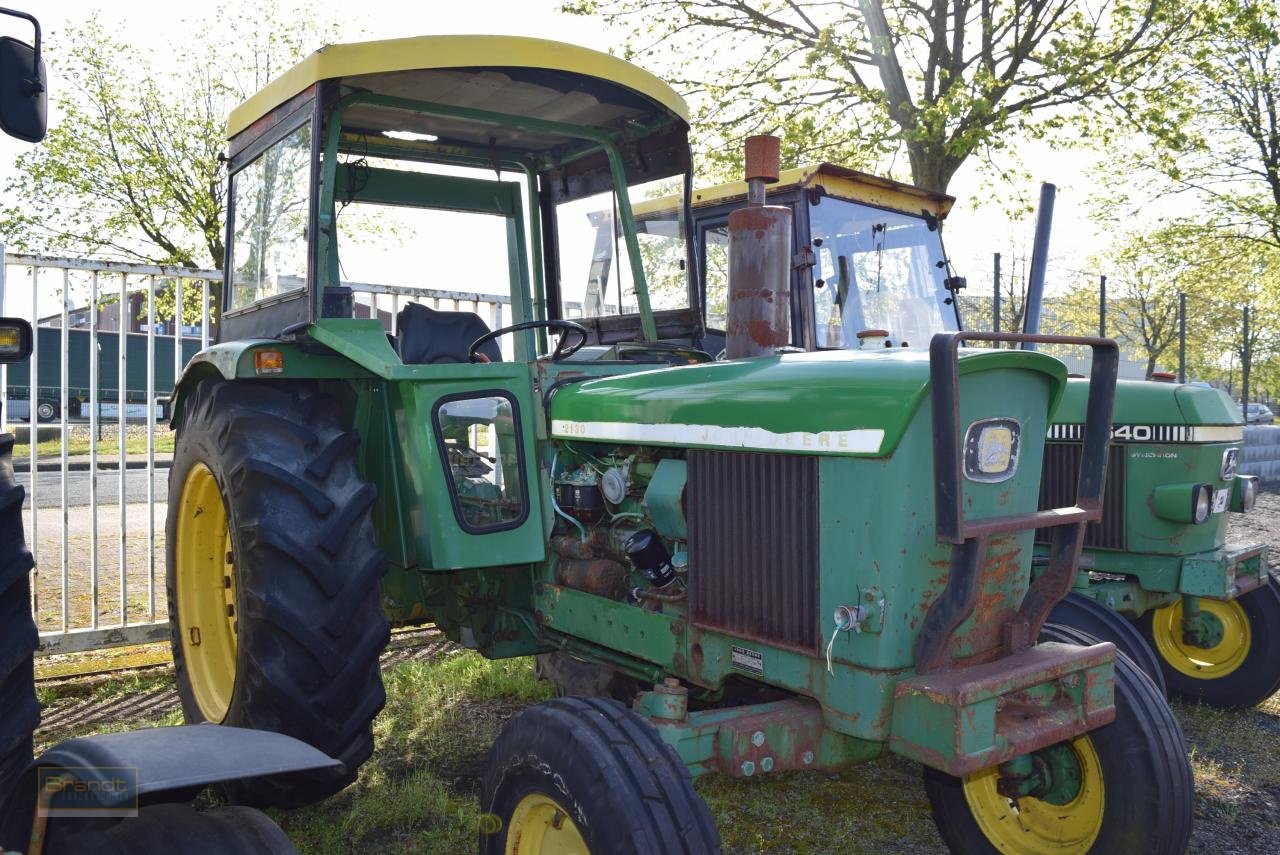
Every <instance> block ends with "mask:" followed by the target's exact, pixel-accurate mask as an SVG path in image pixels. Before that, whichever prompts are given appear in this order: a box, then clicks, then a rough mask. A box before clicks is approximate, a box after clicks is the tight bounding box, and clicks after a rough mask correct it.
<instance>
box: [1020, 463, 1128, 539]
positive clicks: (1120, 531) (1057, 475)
mask: <svg viewBox="0 0 1280 855" xmlns="http://www.w3.org/2000/svg"><path fill="white" fill-rule="evenodd" d="M1125 450H1126V447H1125V446H1123V445H1112V446H1111V450H1110V454H1109V460H1108V462H1107V485H1106V487H1105V488H1104V490H1103V493H1102V518H1101V519H1100V520H1098V521H1097V522H1093V523H1089V525H1088V526H1087V527H1086V528H1085V535H1084V545H1085V546H1087V547H1099V548H1102V549H1124V548H1125V530H1124V525H1125V517H1124V501H1125V495H1124V486H1125ZM1082 453H1083V449H1082V448H1081V446H1080V444H1079V443H1074V442H1051V443H1048V444H1047V445H1045V447H1044V466H1043V469H1042V472H1043V474H1042V475H1041V477H1040V507H1041V508H1056V507H1060V506H1062V505H1067V504H1070V503H1071V502H1073V501H1075V491H1076V478H1077V476H1078V475H1079V472H1080V458H1081V455H1082ZM1050 535H1051V532H1050V531H1049V530H1048V529H1039V530H1038V531H1037V532H1036V540H1038V541H1040V542H1042V543H1048V541H1049V538H1050Z"/></svg>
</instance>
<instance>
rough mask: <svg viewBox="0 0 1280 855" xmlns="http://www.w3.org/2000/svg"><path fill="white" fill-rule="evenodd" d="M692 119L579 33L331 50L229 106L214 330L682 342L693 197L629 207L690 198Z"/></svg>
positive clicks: (688, 318)
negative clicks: (556, 334)
mask: <svg viewBox="0 0 1280 855" xmlns="http://www.w3.org/2000/svg"><path fill="white" fill-rule="evenodd" d="M687 133H688V125H687V111H686V108H685V105H684V102H683V101H682V100H681V99H680V97H679V96H678V95H676V94H675V93H674V92H673V91H672V90H671V89H670V88H669V87H668V86H666V84H664V83H662V82H661V81H659V80H657V79H656V78H653V77H650V76H649V75H647V74H645V73H644V72H642V71H640V70H639V69H637V68H635V67H634V66H631V65H629V64H627V63H624V62H622V61H620V60H616V59H614V58H612V57H609V56H606V55H603V54H599V53H596V52H594V51H589V50H585V49H581V48H576V47H573V46H570V45H561V44H554V43H550V42H543V41H539V40H535V39H524V38H509V37H495V36H427V37H420V38H412V39H400V40H395V41H389V42H374V43H367V44H354V45H336V46H331V47H328V48H325V49H323V50H321V51H318V52H316V53H315V54H313V55H312V56H310V57H309V58H308V59H306V60H304V61H303V62H302V63H300V64H299V65H297V66H296V67H295V68H293V69H292V70H291V71H289V72H288V73H286V74H285V75H283V76H282V77H280V78H279V79H277V80H276V81H274V82H273V83H272V84H270V85H268V86H267V87H266V88H265V89H263V90H262V91H261V92H259V93H258V94H257V95H255V96H254V97H253V98H251V99H249V100H248V101H247V102H245V103H244V104H243V105H242V106H241V107H239V108H238V109H237V110H236V111H235V112H233V113H232V114H231V117H230V120H229V126H228V135H229V138H230V146H229V148H230V151H229V155H230V171H231V186H230V200H231V202H230V206H229V207H230V219H231V226H230V228H229V230H228V237H229V240H228V249H227V269H228V270H229V271H231V274H230V277H229V282H228V287H227V288H226V293H225V294H224V307H223V308H224V312H223V318H222V323H221V325H220V336H221V339H222V340H226V341H232V340H243V339H249V338H273V339H281V338H284V339H288V338H311V339H315V340H317V341H321V342H325V343H327V344H330V346H333V343H334V342H335V341H336V340H337V339H342V340H344V341H345V340H349V338H350V335H349V334H350V333H351V332H352V331H353V330H355V329H362V330H368V329H369V328H370V327H373V326H376V324H375V323H374V322H375V321H379V322H380V324H381V326H382V327H383V332H384V333H389V334H392V338H391V339H390V340H388V341H383V340H382V338H381V334H379V335H374V336H368V337H367V338H366V339H365V345H364V347H363V353H364V356H363V359H364V360H365V361H370V362H373V363H375V364H379V365H380V364H383V363H390V364H395V363H400V364H431V365H446V364H459V363H462V364H467V363H473V362H482V361H485V360H487V361H488V362H491V363H496V362H499V361H510V360H512V359H514V360H516V361H520V362H529V361H532V360H533V359H534V358H535V356H536V355H537V354H538V353H541V352H543V351H544V350H545V349H546V335H545V333H546V330H548V329H550V330H559V331H563V330H565V329H569V328H570V327H569V326H567V325H566V324H564V323H563V322H562V320H563V319H564V318H566V317H574V318H580V319H581V321H580V323H581V324H582V325H583V326H584V328H585V332H584V331H580V330H574V334H575V335H577V336H579V337H582V336H584V335H585V336H588V337H589V338H590V339H592V340H593V341H595V342H603V341H608V342H610V343H612V342H614V341H618V340H640V339H648V340H653V339H656V338H657V336H658V327H659V326H662V327H663V328H664V330H665V331H667V332H671V331H672V330H671V328H672V327H673V326H674V327H678V328H680V329H679V331H680V332H682V333H685V334H686V336H687V335H688V334H689V333H692V332H695V330H696V324H697V317H698V316H697V313H696V312H693V311H690V310H689V301H688V299H687V297H688V293H689V287H688V273H687V270H688V264H687V263H686V262H687V250H686V242H685V240H684V229H683V207H682V206H680V205H678V206H677V208H676V210H675V211H674V212H673V215H672V216H671V217H670V218H669V219H668V220H667V221H666V222H665V223H664V224H663V227H662V228H661V229H657V228H655V229H653V230H643V231H640V230H637V228H636V225H635V221H634V216H633V213H632V208H633V205H634V204H636V203H637V202H638V201H639V200H641V199H643V198H646V197H649V196H653V195H667V194H671V193H674V194H676V198H677V199H682V198H683V194H684V192H685V188H686V187H687V180H686V179H687V175H688V172H689V163H690V155H689V144H688V136H687ZM600 211H603V213H602V214H601V213H599V212H600ZM589 212H590V213H591V217H590V218H589V217H588V213H589ZM598 228H599V229H604V230H605V232H606V233H607V234H608V236H609V241H608V243H609V244H610V249H611V252H612V254H613V256H614V257H616V258H618V259H620V261H619V262H618V263H617V264H614V265H613V266H612V270H611V271H607V270H606V271H601V270H600V269H599V266H598V262H597V261H596V256H597V255H598V254H599V253H597V252H595V251H594V250H595V248H596V246H595V245H596V243H597V242H598V241H597V240H596V236H595V231H596V230H597V229H598ZM593 272H594V275H595V276H596V278H595V279H594V280H592V281H593V286H592V287H591V288H587V289H585V290H584V289H583V288H582V287H580V286H579V285H578V283H582V282H585V281H586V280H587V279H588V278H589V277H590V276H591V275H593ZM562 281H568V282H571V283H574V285H575V286H577V287H571V288H568V289H567V290H566V291H565V292H563V293H562V290H561V287H560V283H561V282H562ZM650 281H653V282H658V283H661V285H662V288H663V290H662V292H661V297H660V298H659V299H658V300H657V306H656V308H658V309H659V311H658V312H656V313H655V311H654V309H655V305H654V300H653V299H652V298H651V296H650V287H649V282H650ZM424 294H429V295H431V296H428V297H425V298H424V297H423V296H422V295H424ZM435 294H442V295H443V297H439V296H434V295H435ZM388 296H389V297H390V298H391V300H392V305H393V311H392V312H385V311H382V310H380V306H382V305H385V303H386V299H385V298H386V297H388ZM468 298H470V299H468ZM442 302H444V303H446V304H452V305H449V306H448V308H447V310H446V311H441V306H440V303H442ZM410 303H418V304H419V305H418V306H414V307H410V306H409V305H408V304H410ZM424 303H425V304H424ZM458 303H465V304H468V305H470V304H481V303H485V304H489V305H492V306H494V307H495V308H494V309H493V310H492V311H490V312H488V313H484V314H485V316H483V317H482V316H481V314H480V313H476V312H472V311H469V310H464V311H458V309H457V304H458ZM620 315H628V317H627V318H625V319H624V320H622V321H621V322H619V321H617V318H618V316H620ZM655 318H656V320H655ZM558 321H561V323H557V322H558ZM508 324H509V325H510V326H511V327H512V328H511V329H507V330H504V332H503V334H501V335H499V336H495V338H494V339H493V340H494V341H495V342H496V343H495V345H493V346H488V347H486V346H483V345H482V346H481V347H480V348H479V349H478V350H477V352H476V354H472V353H471V352H470V346H471V345H472V344H473V343H474V342H475V341H476V340H477V339H478V338H480V337H482V336H484V335H486V334H488V333H491V332H495V331H496V330H497V329H499V328H502V327H503V326H505V325H508ZM515 327H520V329H515ZM507 333H509V334H510V335H511V336H512V338H511V339H509V340H501V339H505V338H506V334H507ZM576 344H577V346H581V344H582V342H577V343H576ZM480 354H483V356H481V355H480Z"/></svg>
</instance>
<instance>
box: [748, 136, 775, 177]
mask: <svg viewBox="0 0 1280 855" xmlns="http://www.w3.org/2000/svg"><path fill="white" fill-rule="evenodd" d="M781 147H782V140H781V139H779V138H778V137H775V136H772V135H770V134H760V135H757V136H752V137H747V140H746V145H745V148H746V170H745V171H744V174H743V177H744V178H746V179H747V180H748V181H750V180H751V179H752V178H763V179H764V180H765V181H767V182H770V183H772V182H774V181H777V180H778V165H779V152H780V150H781Z"/></svg>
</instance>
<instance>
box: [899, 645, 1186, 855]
mask: <svg viewBox="0 0 1280 855" xmlns="http://www.w3.org/2000/svg"><path fill="white" fill-rule="evenodd" d="M1040 640H1041V641H1058V642H1063V643H1066V644H1080V645H1085V644H1093V643H1096V641H1097V639H1094V638H1092V637H1091V636H1088V635H1086V634H1085V633H1082V632H1079V631H1077V630H1074V629H1071V628H1069V627H1062V626H1058V625H1056V624H1045V626H1044V630H1043V631H1042V632H1041V634H1040ZM1115 674H1116V682H1115V703H1116V718H1115V721H1113V722H1112V723H1111V724H1108V725H1104V726H1102V727H1100V728H1097V729H1095V730H1092V731H1089V732H1088V733H1086V734H1083V735H1081V736H1079V737H1076V738H1075V739H1074V740H1072V741H1071V742H1069V743H1064V745H1066V746H1068V747H1069V749H1070V751H1071V753H1072V754H1073V755H1074V756H1075V757H1076V758H1077V761H1078V763H1079V769H1080V772H1081V781H1082V783H1081V786H1080V788H1079V790H1078V791H1077V793H1076V795H1075V797H1074V798H1073V799H1072V800H1070V801H1068V802H1066V803H1065V804H1050V803H1049V802H1046V801H1041V800H1040V799H1037V798H1034V797H1031V796H1027V797H1024V798H1021V799H1018V800H1016V801H1013V800H1009V799H1005V798H1003V797H1001V796H999V794H998V793H996V791H995V784H994V778H995V776H996V774H997V773H996V771H995V770H994V769H989V770H985V771H983V772H976V773H974V774H972V775H967V776H965V777H964V778H955V777H952V776H951V775H947V774H945V773H943V772H939V771H937V770H935V769H929V768H926V769H925V770H924V783H925V792H926V793H927V794H928V796H929V802H930V804H931V806H932V808H933V817H934V822H936V823H937V826H938V831H939V833H940V834H941V835H942V838H943V840H945V841H946V843H947V845H948V846H949V847H950V848H951V851H952V852H963V853H979V852H981V853H996V852H1000V853H1006V855H1044V853H1049V852H1055V853H1064V855H1066V853H1085V852H1141V853H1150V855H1175V853H1182V852H1185V851H1186V848H1187V843H1188V841H1189V840H1190V839H1191V818H1192V797H1193V794H1194V789H1193V784H1192V780H1191V764H1190V763H1189V762H1188V760H1187V753H1186V745H1185V743H1184V742H1183V738H1182V729H1181V728H1180V727H1178V722H1177V720H1176V719H1175V718H1174V717H1173V712H1172V711H1171V710H1170V709H1169V704H1168V702H1167V701H1166V700H1165V699H1164V697H1163V696H1161V695H1160V693H1159V692H1158V691H1157V689H1156V686H1155V684H1154V683H1152V682H1151V680H1150V679H1149V678H1148V677H1147V676H1146V675H1145V674H1143V673H1142V672H1141V671H1140V670H1139V669H1138V668H1137V666H1135V665H1134V664H1133V662H1132V661H1131V660H1130V659H1129V658H1128V657H1127V656H1125V655H1123V654H1118V655H1117V656H1116V664H1115ZM1055 748H1059V746H1055Z"/></svg>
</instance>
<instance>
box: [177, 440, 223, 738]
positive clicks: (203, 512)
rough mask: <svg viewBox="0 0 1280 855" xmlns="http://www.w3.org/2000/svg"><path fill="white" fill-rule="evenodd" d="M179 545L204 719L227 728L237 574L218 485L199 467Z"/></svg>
mask: <svg viewBox="0 0 1280 855" xmlns="http://www.w3.org/2000/svg"><path fill="white" fill-rule="evenodd" d="M177 514H178V516H177V522H178V524H177V543H176V544H174V547H175V548H174V557H175V559H176V562H177V567H176V568H175V573H174V576H175V579H176V588H177V595H178V626H179V629H180V631H181V642H182V657H183V661H184V662H185V663H186V671H187V680H188V681H189V682H190V684H191V692H192V694H193V695H194V696H195V701H196V705H197V706H198V707H200V712H201V714H203V715H204V717H205V718H206V719H207V720H209V721H212V722H221V721H222V720H223V719H224V718H225V717H226V715H227V707H228V706H230V704H231V692H232V690H233V689H234V688H235V682H236V628H237V626H236V574H235V566H234V563H233V558H232V550H231V530H230V528H229V527H228V525H227V510H226V506H225V505H223V503H222V493H221V491H220V490H219V489H218V482H217V480H216V479H215V478H214V477H213V473H212V472H210V471H209V467H207V466H205V465H204V464H203V463H196V464H195V465H194V466H192V467H191V471H190V472H188V473H187V480H186V482H185V483H184V484H183V485H182V498H181V499H180V500H179V501H178V509H177Z"/></svg>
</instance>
